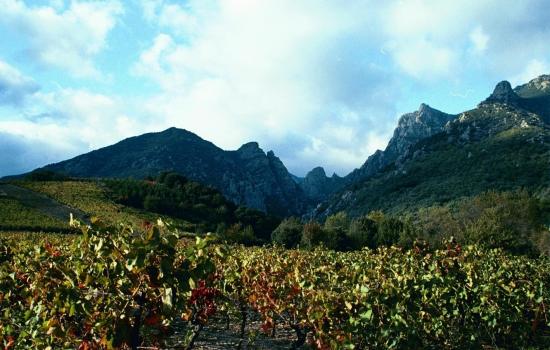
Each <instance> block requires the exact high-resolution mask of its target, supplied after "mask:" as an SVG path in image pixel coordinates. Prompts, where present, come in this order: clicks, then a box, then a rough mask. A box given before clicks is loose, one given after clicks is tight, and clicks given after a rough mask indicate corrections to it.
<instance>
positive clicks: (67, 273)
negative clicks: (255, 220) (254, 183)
mask: <svg viewBox="0 0 550 350" xmlns="http://www.w3.org/2000/svg"><path fill="white" fill-rule="evenodd" d="M74 224H75V225H78V223H74ZM80 229H81V230H82V234H81V235H79V236H67V237H64V236H59V235H51V236H50V235H39V236H28V237H29V238H26V239H25V238H23V237H22V236H20V235H19V236H18V235H14V234H12V235H9V234H4V235H2V236H0V339H1V341H2V346H3V348H5V349H19V348H38V349H45V348H50V349H58V348H78V349H113V348H123V349H124V348H129V349H139V348H141V347H148V348H167V347H169V348H179V349H191V348H193V347H194V345H196V342H197V340H198V339H199V338H200V337H201V333H202V334H203V333H204V331H205V329H206V328H208V327H209V325H211V324H212V323H213V322H217V323H219V322H227V326H230V324H232V325H233V326H235V327H236V329H238V333H239V334H238V337H239V338H240V339H241V342H239V343H238V344H235V346H237V347H242V346H244V345H245V343H246V342H247V341H248V340H249V335H250V334H251V333H254V332H261V333H263V334H266V335H267V336H275V333H276V332H280V331H281V330H282V329H284V330H286V331H290V332H292V333H291V334H292V335H293V337H292V338H293V339H291V341H290V342H289V347H293V348H301V347H311V348H317V349H345V348H348V349H371V348H373V349H386V348H396V349H397V348H398V349H402V348H447V349H470V348H483V347H485V348H514V349H515V348H527V347H531V348H548V347H549V346H550V321H549V320H548V310H547V305H548V302H549V301H550V288H549V287H550V263H549V261H548V260H546V258H540V259H531V258H527V257H523V256H512V255H509V254H506V253H504V252H503V251H501V250H498V249H496V250H486V249H481V248H478V247H476V246H467V247H461V246H460V245H458V244H456V243H453V242H449V243H448V244H447V246H446V248H445V249H440V250H430V249H429V248H428V247H426V246H422V245H417V246H415V247H414V248H413V249H410V250H403V249H401V248H395V247H391V248H387V247H382V248H378V249H376V250H370V249H363V250H360V251H354V252H334V251H329V250H325V249H321V248H317V249H315V250H310V251H305V250H286V249H283V248H279V247H254V248H246V247H241V246H231V247H228V246H226V245H224V244H221V243H219V242H215V241H213V240H212V239H211V238H210V237H209V236H205V237H203V238H197V239H196V241H194V242H189V241H188V240H182V239H180V237H179V235H178V233H177V232H175V231H174V230H172V229H170V228H168V227H166V225H165V224H163V223H162V222H159V224H158V225H148V224H147V225H144V226H143V227H142V229H139V230H136V229H132V228H131V227H126V226H123V225H120V226H117V227H110V226H107V225H103V224H101V223H100V222H96V221H94V222H93V224H92V225H91V226H81V227H80ZM258 320H259V321H260V322H257V321H258ZM253 321H254V322H253ZM235 327H234V328H235ZM255 328H257V329H255ZM176 329H177V330H178V332H176ZM182 329H183V331H181V330H182Z"/></svg>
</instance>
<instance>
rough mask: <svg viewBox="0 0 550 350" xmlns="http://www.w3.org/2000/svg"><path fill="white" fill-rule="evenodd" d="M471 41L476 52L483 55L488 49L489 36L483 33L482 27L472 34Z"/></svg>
mask: <svg viewBox="0 0 550 350" xmlns="http://www.w3.org/2000/svg"><path fill="white" fill-rule="evenodd" d="M470 41H471V42H472V45H473V49H474V51H475V52H477V53H483V52H484V51H485V50H486V49H487V44H488V43H489V36H488V35H487V34H486V33H485V32H484V31H483V28H482V27H481V26H478V27H476V28H475V29H474V30H472V31H471V32H470Z"/></svg>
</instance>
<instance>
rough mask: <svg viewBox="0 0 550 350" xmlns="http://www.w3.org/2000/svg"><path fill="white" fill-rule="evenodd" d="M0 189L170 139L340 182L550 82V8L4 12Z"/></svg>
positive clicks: (536, 3)
mask: <svg viewBox="0 0 550 350" xmlns="http://www.w3.org/2000/svg"><path fill="white" fill-rule="evenodd" d="M0 9H1V10H0V12H1V13H0V176H2V175H8V174H14V173H20V172H24V171H29V170H31V169H33V168H36V167H38V166H42V165H45V164H48V163H51V162H56V161H60V160H63V159H67V158H69V157H73V156H76V155H78V154H80V153H84V152H87V151H90V150H92V149H96V148H99V147H103V146H106V145H109V144H112V143H114V142H116V141H118V140H120V139H123V138H125V137H129V136H133V135H137V134H141V133H144V132H150V131H160V130H163V129H166V128H168V127H171V126H176V127H180V128H185V129H188V130H190V131H193V132H195V133H197V134H198V135H200V136H201V137H203V138H205V139H207V140H210V141H212V142H214V143H215V144H217V145H218V146H220V147H222V148H224V149H236V148H238V147H239V146H240V145H241V144H243V143H245V142H248V141H252V140H254V141H258V142H259V143H260V146H261V147H262V148H263V149H264V150H265V151H267V150H273V151H274V152H275V154H276V155H278V156H279V157H280V158H281V159H282V160H283V162H284V163H285V164H286V165H287V167H288V168H289V170H290V171H291V172H293V173H295V174H297V175H304V174H305V173H306V172H307V171H308V170H310V169H311V168H313V167H314V166H318V165H321V166H323V167H325V169H326V170H327V173H332V172H337V173H338V174H340V175H345V174H347V173H348V172H349V171H351V170H352V169H353V168H356V167H359V166H360V165H361V164H362V163H363V162H364V161H365V159H366V158H367V157H368V156H369V155H370V154H372V153H373V152H374V151H375V150H376V149H383V148H384V147H385V146H386V144H387V142H388V140H389V138H390V137H391V134H392V131H393V128H394V127H395V125H396V123H397V119H398V118H399V116H400V115H401V114H403V113H406V112H411V111H414V110H416V109H417V108H418V106H419V105H420V103H427V104H429V105H431V106H432V107H435V108H438V109H440V110H443V111H445V112H448V113H459V112H462V111H464V110H467V109H470V108H473V107H475V105H476V104H477V103H478V102H480V101H481V100H483V99H484V98H485V97H486V96H488V95H489V94H490V92H491V90H492V88H493V86H494V85H495V84H496V83H497V82H498V81H500V80H509V81H510V82H511V83H512V84H513V85H517V84H520V83H523V82H526V81H528V80H530V79H532V78H534V77H536V76H538V75H540V74H543V73H550V45H548V43H549V42H550V3H549V2H548V1H545V0H525V1H512V0H509V1H503V0H498V1H497V0H477V1H442V0H403V1H368V0H364V1H351V0H350V1H336V0H333V1H330V0H301V1H295V0H271V1H267V0H266V1H264V0H224V1H221V0H220V1H216V0H189V1H164V0H146V1H137V0H136V1H93V2H89V1H63V0H52V1H46V0H45V1H15V0H0Z"/></svg>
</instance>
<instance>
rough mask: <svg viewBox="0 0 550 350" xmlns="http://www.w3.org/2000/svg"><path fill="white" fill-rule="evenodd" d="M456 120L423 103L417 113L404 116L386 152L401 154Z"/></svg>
mask: <svg viewBox="0 0 550 350" xmlns="http://www.w3.org/2000/svg"><path fill="white" fill-rule="evenodd" d="M455 118H456V116H455V115H452V114H447V113H443V112H441V111H439V110H437V109H435V108H432V107H430V106H429V105H427V104H424V103H422V104H421V105H420V107H419V108H418V110H417V111H416V112H412V113H407V114H404V115H403V116H401V118H399V122H398V124H397V128H396V129H395V131H394V133H393V137H392V138H391V140H390V142H389V143H388V147H387V148H386V150H385V152H386V153H388V152H390V153H396V154H401V153H403V152H404V151H405V150H406V149H407V148H409V147H410V146H411V145H413V144H415V143H417V142H418V141H420V140H421V139H423V138H426V137H429V136H432V135H434V134H436V133H438V132H440V131H442V130H443V127H444V126H445V124H447V123H448V122H449V121H451V120H453V119H455ZM390 158H391V157H390Z"/></svg>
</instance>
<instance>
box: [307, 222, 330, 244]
mask: <svg viewBox="0 0 550 350" xmlns="http://www.w3.org/2000/svg"><path fill="white" fill-rule="evenodd" d="M324 240H325V232H324V231H323V228H322V227H321V225H319V223H318V222H316V221H310V222H308V223H306V224H305V225H304V229H303V230H302V240H301V246H302V247H304V248H308V249H311V248H313V247H316V246H318V245H320V244H321V243H322V242H323V241H324Z"/></svg>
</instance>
